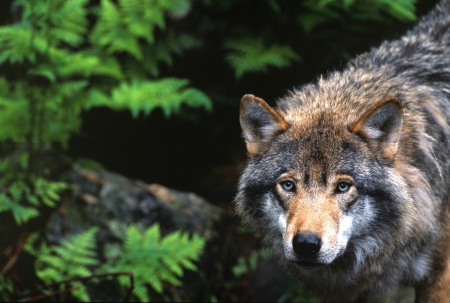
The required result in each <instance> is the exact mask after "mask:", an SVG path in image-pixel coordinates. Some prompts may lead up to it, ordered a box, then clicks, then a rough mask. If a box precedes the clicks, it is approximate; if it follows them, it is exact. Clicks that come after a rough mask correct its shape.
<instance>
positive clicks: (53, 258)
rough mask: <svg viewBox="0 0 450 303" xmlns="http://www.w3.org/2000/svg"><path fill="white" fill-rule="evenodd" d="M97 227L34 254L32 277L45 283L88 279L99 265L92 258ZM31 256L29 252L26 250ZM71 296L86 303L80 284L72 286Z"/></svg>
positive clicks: (43, 247)
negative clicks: (77, 277) (34, 270)
mask: <svg viewBox="0 0 450 303" xmlns="http://www.w3.org/2000/svg"><path fill="white" fill-rule="evenodd" d="M97 231H98V228H97V227H92V228H90V229H88V230H86V231H85V232H82V233H80V234H77V235H74V236H71V237H69V238H68V239H65V240H62V241H61V243H60V245H52V246H47V245H46V244H43V245H42V246H41V247H40V249H39V250H38V251H37V252H36V263H35V267H36V274H37V276H38V277H39V278H40V279H41V280H42V281H43V282H45V283H47V284H50V283H53V282H57V281H61V280H65V279H68V278H73V277H76V276H80V277H81V276H89V275H92V271H91V269H90V268H91V267H92V266H96V265H98V264H99V261H98V260H97V258H96V252H95V248H96V238H95V235H96V233H97ZM28 251H30V252H32V249H30V248H28ZM73 286H74V287H81V288H79V289H76V290H74V291H73V295H74V296H75V297H77V298H78V299H79V300H81V301H85V302H89V301H90V297H89V295H88V293H87V291H86V289H85V287H84V286H83V284H81V283H80V282H74V283H73Z"/></svg>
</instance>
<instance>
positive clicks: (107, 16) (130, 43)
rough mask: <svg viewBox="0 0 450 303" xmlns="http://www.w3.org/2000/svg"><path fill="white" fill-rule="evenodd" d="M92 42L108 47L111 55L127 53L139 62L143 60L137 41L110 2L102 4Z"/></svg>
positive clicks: (104, 1)
mask: <svg viewBox="0 0 450 303" xmlns="http://www.w3.org/2000/svg"><path fill="white" fill-rule="evenodd" d="M91 41H92V43H93V44H96V45H100V46H103V47H106V48H107V50H108V52H109V53H110V54H112V53H114V52H127V53H129V54H131V55H133V56H134V57H135V58H136V59H138V60H140V59H142V53H141V49H140V47H139V44H138V41H137V39H136V38H135V37H134V36H132V35H130V33H129V32H128V31H127V27H126V26H125V24H124V23H123V21H122V18H121V16H120V12H119V10H118V8H117V7H116V5H115V4H114V3H113V2H111V1H110V0H102V2H101V6H100V20H99V21H98V22H97V24H96V25H95V28H94V30H93V32H92V34H91Z"/></svg>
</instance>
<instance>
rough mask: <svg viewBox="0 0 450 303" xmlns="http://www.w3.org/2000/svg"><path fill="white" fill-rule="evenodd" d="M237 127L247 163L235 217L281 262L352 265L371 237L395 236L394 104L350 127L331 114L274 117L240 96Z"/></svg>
mask: <svg viewBox="0 0 450 303" xmlns="http://www.w3.org/2000/svg"><path fill="white" fill-rule="evenodd" d="M349 121H350V122H349ZM240 123H241V127H242V130H243V136H244V138H245V142H246V145H247V151H248V155H249V160H248V165H247V168H246V169H245V171H244V173H243V175H242V177H241V180H240V184H239V191H238V195H237V197H236V209H237V212H238V213H239V214H240V215H241V216H242V217H243V218H244V220H245V221H246V222H247V223H248V224H249V225H250V226H251V227H253V229H254V230H255V231H256V233H257V234H259V235H261V236H262V237H263V238H264V240H265V241H266V242H269V243H270V244H271V245H272V246H273V248H274V249H275V252H276V253H278V254H279V255H281V256H282V258H284V260H285V261H289V262H293V263H295V264H297V265H298V266H299V267H300V268H301V269H307V270H309V269H313V268H316V267H322V266H325V267H326V266H330V265H332V264H336V263H338V262H339V261H338V260H344V259H345V258H344V257H343V256H344V255H345V254H347V257H348V255H349V254H353V257H355V256H354V255H355V254H358V252H357V249H356V246H358V242H360V243H365V244H364V245H369V244H367V243H370V242H367V241H362V240H361V239H364V238H367V237H371V235H373V234H374V230H377V237H378V239H379V238H380V235H383V234H384V235H385V236H386V237H388V236H389V232H390V230H391V229H392V228H395V225H396V223H395V222H396V218H397V217H398V216H399V215H400V213H401V212H402V210H401V208H402V203H396V201H397V200H399V199H400V200H405V189H404V186H403V183H402V181H401V180H395V182H392V180H393V179H395V178H396V176H395V174H393V173H392V167H393V166H394V162H395V159H396V157H397V153H398V145H399V141H400V139H401V135H402V126H403V109H402V104H401V102H400V101H399V100H398V99H396V98H388V99H385V100H380V101H379V102H378V103H376V104H375V105H373V106H372V107H371V108H369V109H368V110H366V111H365V112H363V113H362V114H360V115H359V116H358V117H356V118H353V120H352V119H349V117H346V115H345V113H342V112H336V110H334V109H332V108H324V109H323V108H316V109H309V110H307V111H302V109H301V108H299V109H297V110H291V111H290V112H283V111H276V110H275V109H273V108H271V107H270V106H269V105H268V104H267V103H266V102H265V101H264V100H262V99H260V98H257V97H255V96H253V95H245V96H244V97H243V98H242V100H241V109H240ZM372 243H374V244H373V245H375V246H376V244H375V243H377V242H376V241H374V242H372ZM370 249H371V250H376V247H372V248H370ZM347 260H348V258H347ZM345 262H347V261H345Z"/></svg>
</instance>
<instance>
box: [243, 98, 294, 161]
mask: <svg viewBox="0 0 450 303" xmlns="http://www.w3.org/2000/svg"><path fill="white" fill-rule="evenodd" d="M240 110H241V112H240V116H239V119H240V122H241V128H242V131H243V134H244V138H245V142H246V144H247V151H248V153H249V155H250V156H256V155H260V154H262V153H264V152H265V151H267V149H268V148H269V147H270V142H271V141H272V139H273V138H274V137H275V136H276V135H278V134H280V133H282V132H284V131H285V130H287V129H288V128H289V126H290V125H289V124H288V123H287V122H286V121H284V119H283V117H281V115H280V114H279V113H277V112H276V111H275V110H274V109H273V108H271V107H270V106H269V105H268V104H267V103H266V102H265V101H264V100H263V99H261V98H257V97H255V96H253V95H245V96H244V97H242V99H241V109H240Z"/></svg>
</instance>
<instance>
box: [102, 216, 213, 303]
mask: <svg viewBox="0 0 450 303" xmlns="http://www.w3.org/2000/svg"><path fill="white" fill-rule="evenodd" d="M204 244H205V241H204V239H202V238H201V237H199V236H197V235H193V236H192V237H191V238H189V236H188V235H187V234H184V233H182V232H180V231H177V232H174V233H172V234H170V235H168V236H166V237H165V238H163V239H161V235H160V229H159V225H158V224H154V225H152V226H151V227H150V228H148V229H147V230H146V231H145V232H144V233H141V232H140V231H139V229H138V228H137V227H136V226H135V225H132V226H130V227H129V228H128V231H127V235H126V238H125V241H124V243H123V252H122V254H120V257H119V259H118V260H112V261H111V260H110V261H109V264H107V265H106V267H108V268H114V270H116V271H131V272H133V275H134V279H135V289H134V290H133V294H134V295H135V296H136V297H137V298H138V299H139V300H140V301H142V302H147V301H149V299H150V297H149V294H148V292H147V290H146V287H145V285H146V284H147V285H149V286H151V287H152V288H153V289H154V290H155V291H156V292H158V293H162V291H163V284H162V282H164V281H166V282H169V283H171V284H172V285H180V283H181V282H180V280H179V277H181V276H182V274H183V267H185V266H184V265H185V264H188V267H189V268H190V269H191V270H192V269H195V265H194V264H193V263H192V262H194V261H196V260H198V258H199V256H200V254H201V252H202V250H203V247H204ZM119 283H120V284H121V285H123V286H125V287H128V286H129V285H128V284H129V282H128V280H127V279H119Z"/></svg>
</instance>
